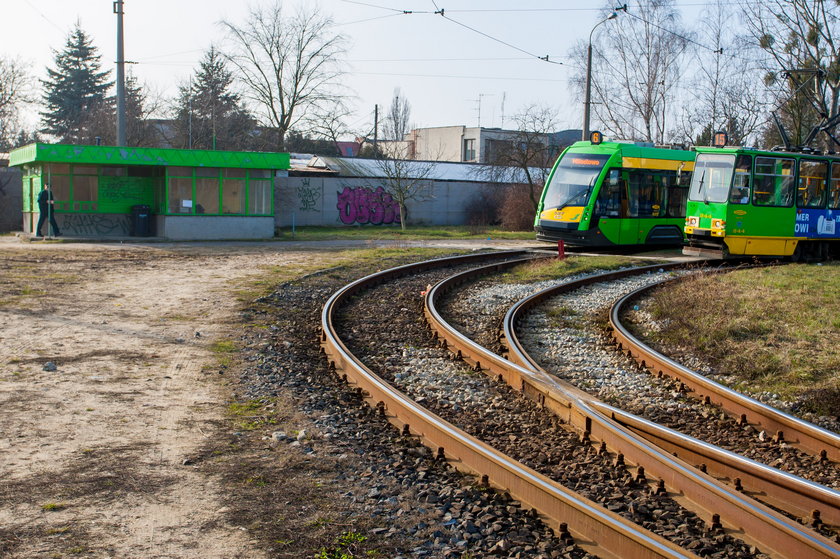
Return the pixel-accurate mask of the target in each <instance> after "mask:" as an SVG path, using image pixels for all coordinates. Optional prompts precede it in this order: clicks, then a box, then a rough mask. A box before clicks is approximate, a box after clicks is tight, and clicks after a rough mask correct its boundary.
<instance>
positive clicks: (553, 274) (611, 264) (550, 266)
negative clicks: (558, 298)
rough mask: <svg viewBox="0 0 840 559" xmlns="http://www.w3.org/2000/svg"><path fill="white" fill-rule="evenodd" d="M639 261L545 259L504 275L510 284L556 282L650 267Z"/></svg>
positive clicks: (607, 258)
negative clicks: (624, 269)
mask: <svg viewBox="0 0 840 559" xmlns="http://www.w3.org/2000/svg"><path fill="white" fill-rule="evenodd" d="M648 264H651V262H649V261H648V262H642V261H640V260H638V259H634V258H628V257H624V256H570V257H568V258H564V259H562V260H561V259H559V258H543V259H540V260H534V261H533V262H528V263H525V264H522V265H520V266H517V267H516V268H513V269H512V270H510V271H509V272H507V273H505V274H503V275H502V281H505V282H508V283H529V282H536V281H546V280H554V279H558V278H564V277H568V276H573V275H576V274H585V273H593V272H606V271H608V270H616V269H618V268H621V267H624V266H640V265H648Z"/></svg>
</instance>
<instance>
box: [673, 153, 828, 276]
mask: <svg viewBox="0 0 840 559" xmlns="http://www.w3.org/2000/svg"><path fill="white" fill-rule="evenodd" d="M696 150H697V161H696V163H695V170H694V177H693V178H692V181H691V187H690V188H689V195H688V207H687V210H686V218H685V233H686V239H687V241H688V244H687V245H686V246H685V247H684V249H683V252H684V253H685V254H688V255H693V256H716V257H722V258H726V257H729V256H790V257H791V258H792V259H793V260H799V259H800V258H803V257H807V258H819V259H822V258H825V257H827V256H829V255H831V253H834V254H836V253H837V252H838V250H840V242H839V241H840V156H829V155H820V154H816V153H812V152H802V153H797V152H781V151H761V150H755V149H747V148H740V147H723V148H716V147H698V148H696Z"/></svg>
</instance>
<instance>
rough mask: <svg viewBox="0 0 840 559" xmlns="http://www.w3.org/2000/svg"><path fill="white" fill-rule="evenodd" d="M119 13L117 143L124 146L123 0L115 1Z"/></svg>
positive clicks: (115, 7)
mask: <svg viewBox="0 0 840 559" xmlns="http://www.w3.org/2000/svg"><path fill="white" fill-rule="evenodd" d="M114 13H115V14H117V145H118V146H124V145H125V144H126V139H125V52H124V45H123V0H116V1H115V2H114Z"/></svg>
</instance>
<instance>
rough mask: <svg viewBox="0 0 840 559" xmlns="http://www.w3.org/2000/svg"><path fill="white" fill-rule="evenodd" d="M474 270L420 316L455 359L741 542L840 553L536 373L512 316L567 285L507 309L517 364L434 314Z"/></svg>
mask: <svg viewBox="0 0 840 559" xmlns="http://www.w3.org/2000/svg"><path fill="white" fill-rule="evenodd" d="M665 267H667V266H652V267H646V268H642V269H638V270H636V271H620V272H609V273H606V274H599V275H598V276H596V277H595V278H600V280H599V279H595V278H586V279H584V280H580V281H579V282H574V283H575V284H576V285H577V286H578V287H579V286H580V285H583V284H586V283H591V282H593V281H603V280H604V279H615V278H618V277H624V276H626V275H629V274H632V273H644V272H646V271H649V270H652V269H661V268H665ZM481 273H482V272H481V271H480V270H474V271H471V272H467V273H465V274H461V275H459V276H458V277H453V278H450V279H449V280H446V281H444V282H441V283H440V284H438V285H436V286H435V287H434V288H433V289H432V290H431V292H430V293H429V294H428V295H427V301H426V315H427V319H428V321H429V323H430V324H431V325H432V327H433V329H434V330H435V332H436V335H438V336H439V337H440V339H441V340H442V343H443V344H445V345H446V346H447V347H451V348H452V351H453V352H455V353H456V354H457V355H458V356H459V357H461V358H463V359H464V360H465V361H467V362H468V363H470V364H472V365H473V366H474V367H475V368H476V369H480V370H482V371H484V372H486V373H487V374H490V375H492V376H498V377H499V378H501V379H504V380H505V381H506V382H508V384H510V385H511V386H513V387H515V388H516V389H518V390H520V391H521V392H523V393H524V394H525V395H526V396H528V397H530V398H532V399H533V400H535V401H537V402H538V403H539V404H540V405H542V406H544V407H547V408H550V409H551V410H552V411H554V412H555V413H557V414H558V415H559V416H560V417H561V418H562V419H564V420H565V421H567V422H568V423H570V424H572V425H574V426H575V427H577V428H578V429H579V430H580V431H581V433H582V437H583V438H585V439H586V440H590V441H591V440H597V441H602V442H604V443H606V444H607V446H608V447H610V448H612V449H614V450H615V451H616V452H617V453H618V452H620V453H621V454H622V456H623V457H624V458H625V459H627V460H630V461H632V462H635V463H636V464H644V466H645V471H646V472H648V473H653V474H654V475H656V476H659V477H660V478H661V479H662V480H664V481H666V483H668V485H669V486H671V487H678V488H679V491H680V492H681V493H682V494H683V495H684V496H685V497H687V498H689V499H690V500H691V501H692V502H693V503H694V504H695V507H697V508H698V509H699V510H700V511H702V514H704V515H705V517H706V518H707V519H708V521H709V522H714V519H715V518H720V519H721V520H723V521H724V523H725V524H727V525H728V526H729V527H730V528H731V529H733V530H735V531H737V532H739V533H740V534H742V536H746V538H747V539H749V538H750V537H752V541H754V542H755V543H756V544H759V545H761V547H762V548H767V547H770V548H771V549H773V550H774V552H775V553H776V554H777V555H778V556H785V557H798V556H808V557H836V556H837V555H838V553H840V548H838V547H837V546H835V545H834V544H833V543H832V542H830V541H829V540H827V539H825V538H823V537H821V536H819V535H817V534H815V533H814V532H811V531H810V530H808V529H806V528H803V527H802V526H801V525H799V524H797V523H795V522H791V521H790V520H788V519H786V518H784V517H782V516H781V515H778V514H777V513H774V512H772V511H771V510H770V509H767V508H766V507H763V506H761V505H759V504H758V503H756V502H755V501H753V500H752V499H748V498H746V497H744V496H743V495H741V494H739V493H737V492H733V491H731V490H730V489H728V488H726V487H725V486H724V485H723V484H721V483H719V482H717V481H716V480H714V479H713V478H711V477H710V476H706V475H699V474H698V472H697V471H696V470H695V468H693V467H691V466H689V465H688V464H686V463H685V462H683V461H681V460H678V459H675V458H673V457H672V456H671V455H670V454H668V453H665V452H663V451H661V450H659V449H658V448H655V447H652V445H650V444H649V443H648V442H646V441H644V440H642V439H640V438H639V437H638V436H636V434H634V433H633V432H632V431H631V430H629V429H626V428H624V427H623V426H620V425H618V424H617V422H615V421H614V420H613V417H614V415H613V414H612V412H611V411H610V410H609V409H607V408H600V409H599V406H598V404H599V403H598V402H595V401H593V399H592V398H591V397H590V396H589V395H587V394H586V393H583V392H581V391H579V390H577V389H576V388H574V387H571V386H569V385H564V384H563V383H560V382H558V381H557V380H556V379H554V378H553V377H551V376H550V375H548V374H547V373H545V371H542V370H541V369H540V368H539V367H538V366H537V365H536V364H535V363H533V361H532V360H530V358H529V357H528V356H527V355H526V354H525V353H524V351H521V348H518V344H517V343H516V336H515V332H514V331H513V327H512V324H513V321H514V320H515V317H516V314H517V312H521V311H522V309H525V308H529V307H530V306H532V305H535V304H537V302H538V301H539V300H541V298H544V297H547V296H550V295H549V293H550V292H552V291H556V290H569V289H573V288H574V287H573V284H566V285H564V286H560V287H558V288H552V289H549V290H544V292H540V293H538V294H536V295H534V296H532V297H531V298H528V299H526V300H523V301H521V302H520V304H518V305H517V306H516V308H515V309H511V311H509V313H508V317H506V320H505V326H504V336H505V338H506V339H507V340H508V343H509V346H510V348H511V355H510V356H509V357H510V359H511V361H519V364H515V363H511V362H510V361H508V360H507V359H506V358H504V357H501V356H499V355H497V354H495V353H493V352H491V351H490V350H487V349H485V348H483V347H481V346H479V345H478V344H476V343H474V342H473V341H472V340H470V339H469V338H467V337H466V336H464V335H462V334H460V333H459V332H457V331H455V330H454V329H453V328H451V327H450V326H449V325H448V323H447V322H446V321H445V320H444V319H443V318H442V317H441V316H440V314H439V312H438V311H437V310H436V308H435V302H436V300H437V299H438V298H439V297H440V296H441V294H442V293H444V292H445V291H447V290H449V289H452V288H453V287H454V286H455V285H457V284H459V283H463V282H464V281H467V280H468V279H470V278H472V277H475V276H477V275H480V274H481ZM485 273H486V272H485ZM516 309H519V310H518V311H517V310H516ZM758 534H760V535H758ZM751 535H758V536H755V537H753V536H751ZM803 554H804V555H803Z"/></svg>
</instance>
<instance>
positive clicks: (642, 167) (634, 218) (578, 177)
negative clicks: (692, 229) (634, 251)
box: [534, 132, 695, 247]
mask: <svg viewBox="0 0 840 559" xmlns="http://www.w3.org/2000/svg"><path fill="white" fill-rule="evenodd" d="M592 137H593V140H595V141H594V142H576V143H574V144H572V145H571V146H569V147H568V148H567V149H566V150H565V151H564V152H563V153H562V154H561V155H560V157H559V158H558V160H557V162H556V163H555V164H554V168H553V169H552V170H551V174H549V176H548V180H547V181H546V185H545V188H544V189H543V193H542V197H541V199H540V204H539V207H538V208H537V215H536V217H535V219H534V229H535V230H536V232H537V240H540V241H553V242H557V241H564V242H565V243H567V244H569V245H576V246H592V247H608V246H616V245H676V246H682V244H683V241H684V239H683V226H684V223H685V204H686V199H687V196H688V185H689V182H690V180H691V172H692V170H693V169H694V156H695V154H694V152H692V151H685V150H679V149H669V148H656V147H651V146H650V145H649V144H647V145H645V144H634V143H622V142H603V143H600V142H598V140H599V139H600V133H598V132H594V133H593V135H592Z"/></svg>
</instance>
